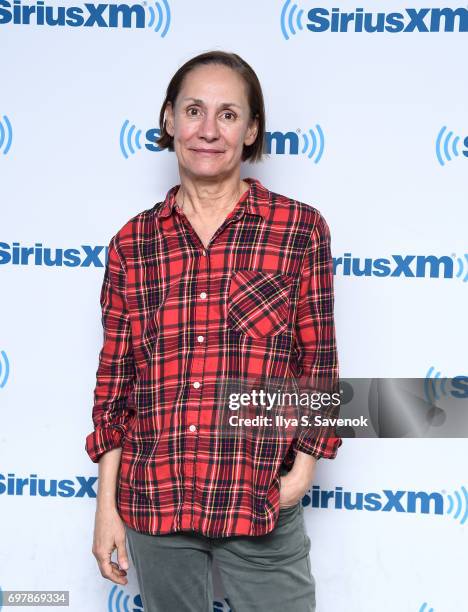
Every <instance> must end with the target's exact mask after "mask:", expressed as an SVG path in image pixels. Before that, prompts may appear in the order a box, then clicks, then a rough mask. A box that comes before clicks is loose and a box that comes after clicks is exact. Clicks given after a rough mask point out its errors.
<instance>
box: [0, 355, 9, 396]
mask: <svg viewBox="0 0 468 612" xmlns="http://www.w3.org/2000/svg"><path fill="white" fill-rule="evenodd" d="M9 375H10V363H9V361H8V357H7V354H6V353H5V351H0V389H3V387H4V386H5V385H6V384H7V380H8V376H9Z"/></svg>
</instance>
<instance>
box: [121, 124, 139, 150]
mask: <svg viewBox="0 0 468 612" xmlns="http://www.w3.org/2000/svg"><path fill="white" fill-rule="evenodd" d="M141 133H142V132H141V130H139V129H137V128H136V126H135V125H133V124H130V121H128V119H126V120H125V121H124V122H123V125H122V128H121V129H120V137H119V144H120V150H121V151H122V155H123V156H124V157H125V159H128V158H129V156H130V155H135V153H136V152H137V150H141V149H142V146H141V142H140V138H141Z"/></svg>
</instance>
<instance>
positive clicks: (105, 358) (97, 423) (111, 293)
mask: <svg viewBox="0 0 468 612" xmlns="http://www.w3.org/2000/svg"><path fill="white" fill-rule="evenodd" d="M125 282H126V273H125V269H124V266H123V265H122V260H121V257H120V255H119V253H118V250H117V243H116V236H114V237H113V238H112V239H111V241H110V243H109V248H108V257H107V263H106V268H105V271H104V279H103V283H102V288H101V294H100V303H101V310H102V326H103V346H102V349H101V351H100V353H99V362H98V369H97V372H96V386H95V389H94V405H93V410H92V420H93V423H94V431H93V432H91V433H90V434H89V435H88V436H87V437H86V445H85V448H86V452H87V453H88V455H89V456H90V458H91V460H92V461H93V462H94V463H98V462H99V459H100V458H101V456H102V455H103V454H104V453H105V452H107V451H109V450H111V449H113V448H116V447H119V446H121V445H122V440H123V438H124V436H125V435H126V433H127V429H128V427H129V424H130V421H131V420H132V418H133V417H134V415H135V408H134V405H133V404H132V402H131V397H130V396H131V392H132V390H133V387H134V383H135V376H136V368H135V361H134V355H133V351H132V342H131V325H130V318H129V313H128V310H127V305H126V300H125Z"/></svg>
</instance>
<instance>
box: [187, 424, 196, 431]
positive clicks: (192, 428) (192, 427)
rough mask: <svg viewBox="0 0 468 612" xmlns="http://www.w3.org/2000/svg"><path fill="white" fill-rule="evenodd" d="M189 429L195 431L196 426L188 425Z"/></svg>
mask: <svg viewBox="0 0 468 612" xmlns="http://www.w3.org/2000/svg"><path fill="white" fill-rule="evenodd" d="M189 429H190V431H197V428H196V426H195V425H190V427H189Z"/></svg>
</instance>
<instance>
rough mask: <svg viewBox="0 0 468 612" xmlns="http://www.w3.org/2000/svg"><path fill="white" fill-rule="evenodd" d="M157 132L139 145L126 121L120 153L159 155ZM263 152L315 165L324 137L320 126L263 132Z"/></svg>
mask: <svg viewBox="0 0 468 612" xmlns="http://www.w3.org/2000/svg"><path fill="white" fill-rule="evenodd" d="M159 134H160V130H159V128H151V129H149V130H147V131H146V132H145V135H144V138H145V139H146V142H144V143H143V142H142V138H143V130H141V129H140V128H138V127H137V126H136V125H135V124H133V123H130V121H129V120H128V119H126V120H125V121H124V122H123V124H122V127H121V128H120V134H119V145H120V152H121V153H122V155H123V157H124V158H125V159H128V158H129V157H130V156H131V155H135V153H137V152H138V151H141V150H142V149H143V147H145V149H147V150H148V151H153V152H159V151H162V149H160V148H159V147H158V146H157V145H156V140H157V139H158V138H159ZM263 148H264V152H265V153H267V154H271V153H274V154H275V155H305V156H306V157H307V159H311V160H313V162H314V163H315V164H317V163H318V162H319V161H320V160H321V158H322V155H323V150H324V148H325V136H324V133H323V130H322V128H321V126H320V125H318V124H316V125H315V128H309V129H306V130H301V129H300V128H298V129H297V130H296V131H295V132H293V131H290V132H280V131H275V132H265V141H264V147H263Z"/></svg>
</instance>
